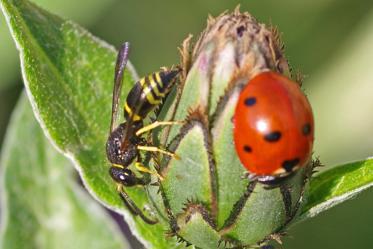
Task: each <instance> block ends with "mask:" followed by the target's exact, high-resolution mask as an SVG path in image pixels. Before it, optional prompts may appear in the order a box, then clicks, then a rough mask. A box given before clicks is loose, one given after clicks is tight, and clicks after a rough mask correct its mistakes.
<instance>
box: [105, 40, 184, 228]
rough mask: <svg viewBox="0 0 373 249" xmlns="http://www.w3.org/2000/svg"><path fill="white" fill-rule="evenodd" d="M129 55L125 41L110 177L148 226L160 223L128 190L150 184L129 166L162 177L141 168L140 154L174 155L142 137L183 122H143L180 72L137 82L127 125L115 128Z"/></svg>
mask: <svg viewBox="0 0 373 249" xmlns="http://www.w3.org/2000/svg"><path fill="white" fill-rule="evenodd" d="M128 52H129V43H128V42H126V43H124V44H123V45H122V47H121V49H120V51H119V53H118V57H117V62H116V66H115V77H114V89H113V102H112V113H111V124H110V134H109V137H108V140H107V143H106V154H107V158H108V160H109V161H110V163H111V164H112V166H111V167H110V170H109V172H110V175H111V177H112V178H113V180H114V181H115V182H116V183H117V191H118V193H119V195H120V196H121V198H122V199H123V201H124V203H125V204H126V206H127V207H128V208H129V210H130V211H131V212H132V213H133V214H134V215H139V216H140V217H141V218H142V219H143V220H144V221H145V222H146V223H149V224H155V223H157V220H153V219H150V218H148V217H146V216H145V215H144V214H143V212H142V211H141V210H140V209H139V208H138V207H137V205H136V204H135V203H134V202H133V201H132V200H131V198H130V197H129V196H128V194H127V193H126V191H125V187H130V186H135V185H145V184H147V183H146V181H145V180H144V178H142V177H137V176H136V175H135V174H134V173H133V172H132V171H131V170H130V169H129V168H128V167H129V166H130V165H131V164H132V163H133V162H134V161H135V166H136V168H137V169H138V170H139V171H141V172H145V173H150V174H155V175H157V176H158V177H160V176H159V175H158V173H157V172H153V171H151V170H150V169H149V168H147V167H145V166H144V165H142V163H141V156H140V153H139V151H150V152H159V153H163V154H166V155H168V156H171V157H174V156H175V155H174V154H173V153H171V152H168V151H166V150H162V149H160V148H158V147H156V146H153V145H152V144H149V143H148V142H147V141H146V139H144V138H143V137H142V135H143V134H144V133H146V132H148V131H150V130H152V129H154V128H156V127H158V126H162V125H174V124H179V123H180V122H175V121H155V122H154V123H152V124H150V125H147V126H144V123H143V119H144V118H145V117H146V116H147V115H148V114H149V112H150V111H151V110H153V109H154V108H155V107H156V106H159V105H160V104H161V103H162V100H163V99H164V98H165V96H166V95H167V93H169V91H170V90H171V88H172V87H173V86H174V84H175V82H176V80H177V76H178V74H179V72H180V69H171V70H166V69H165V70H162V71H160V72H157V73H153V74H151V75H148V76H146V77H144V78H142V79H140V80H139V81H137V82H136V83H135V85H134V86H133V88H132V89H131V90H130V92H129V93H128V95H127V99H126V102H125V104H124V118H125V122H123V123H121V124H119V126H118V127H115V123H116V121H117V116H118V105H119V98H120V92H121V88H122V82H123V73H124V70H125V68H126V64H127V61H128Z"/></svg>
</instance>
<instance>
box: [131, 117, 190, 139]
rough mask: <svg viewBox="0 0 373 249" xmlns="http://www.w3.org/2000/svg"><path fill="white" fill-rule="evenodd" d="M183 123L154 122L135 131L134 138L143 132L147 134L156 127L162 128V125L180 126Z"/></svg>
mask: <svg viewBox="0 0 373 249" xmlns="http://www.w3.org/2000/svg"><path fill="white" fill-rule="evenodd" d="M183 123H184V122H182V121H155V122H154V123H152V124H150V125H147V126H144V127H142V128H141V129H139V130H137V131H136V136H139V135H141V134H143V133H145V132H148V131H150V130H153V129H155V128H157V127H158V126H162V125H180V124H183Z"/></svg>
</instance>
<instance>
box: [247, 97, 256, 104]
mask: <svg viewBox="0 0 373 249" xmlns="http://www.w3.org/2000/svg"><path fill="white" fill-rule="evenodd" d="M255 103H256V98H255V97H250V98H246V99H245V105H246V106H253V105H255Z"/></svg>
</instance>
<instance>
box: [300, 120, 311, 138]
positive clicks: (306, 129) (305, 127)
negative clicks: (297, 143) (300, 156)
mask: <svg viewBox="0 0 373 249" xmlns="http://www.w3.org/2000/svg"><path fill="white" fill-rule="evenodd" d="M302 133H303V135H305V136H307V135H309V134H310V133H311V125H310V124H309V123H307V124H305V125H303V128H302Z"/></svg>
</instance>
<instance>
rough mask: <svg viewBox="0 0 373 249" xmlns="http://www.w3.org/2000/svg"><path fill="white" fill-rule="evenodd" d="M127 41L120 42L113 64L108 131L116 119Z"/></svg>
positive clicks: (127, 46)
mask: <svg viewBox="0 0 373 249" xmlns="http://www.w3.org/2000/svg"><path fill="white" fill-rule="evenodd" d="M129 46H130V44H129V42H125V43H123V44H122V46H121V48H120V50H119V52H118V56H117V62H116V65H115V76H114V89H113V102H112V106H111V123H110V133H112V132H113V130H114V129H115V127H114V126H115V123H116V121H117V119H118V105H119V96H120V92H121V89H122V84H123V75H124V70H125V69H126V65H127V62H128V53H129Z"/></svg>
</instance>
